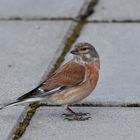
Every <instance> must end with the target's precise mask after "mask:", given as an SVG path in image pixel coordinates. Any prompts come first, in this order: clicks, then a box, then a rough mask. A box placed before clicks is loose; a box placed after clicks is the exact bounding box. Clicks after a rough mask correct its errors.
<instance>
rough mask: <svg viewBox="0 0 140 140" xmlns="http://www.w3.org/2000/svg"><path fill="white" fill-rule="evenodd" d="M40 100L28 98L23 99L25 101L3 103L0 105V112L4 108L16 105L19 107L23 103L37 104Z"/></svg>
mask: <svg viewBox="0 0 140 140" xmlns="http://www.w3.org/2000/svg"><path fill="white" fill-rule="evenodd" d="M41 100H42V98H29V99H25V100H18V99H17V100H15V101H11V102H8V103H4V104H2V105H0V110H2V109H4V108H6V107H10V106H16V105H21V104H24V103H31V102H38V101H41Z"/></svg>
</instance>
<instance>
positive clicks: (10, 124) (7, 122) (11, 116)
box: [0, 106, 24, 140]
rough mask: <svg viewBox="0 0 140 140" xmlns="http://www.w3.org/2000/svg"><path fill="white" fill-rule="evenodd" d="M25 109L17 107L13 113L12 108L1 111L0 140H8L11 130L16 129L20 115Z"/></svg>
mask: <svg viewBox="0 0 140 140" xmlns="http://www.w3.org/2000/svg"><path fill="white" fill-rule="evenodd" d="M23 110H24V107H23V106H22V107H21V106H17V107H16V109H13V110H12V111H11V109H10V108H7V109H6V111H5V110H1V111H0V140H7V138H8V135H9V134H10V133H11V130H12V129H13V128H14V127H16V123H17V121H18V119H19V115H20V114H21V113H22V112H23Z"/></svg>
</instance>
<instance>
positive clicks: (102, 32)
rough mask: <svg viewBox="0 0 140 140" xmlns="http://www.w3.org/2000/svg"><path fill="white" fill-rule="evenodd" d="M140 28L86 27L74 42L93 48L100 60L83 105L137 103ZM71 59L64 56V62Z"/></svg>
mask: <svg viewBox="0 0 140 140" xmlns="http://www.w3.org/2000/svg"><path fill="white" fill-rule="evenodd" d="M139 36H140V26H139V24H138V23H134V24H125V25H124V24H123V23H122V24H117V23H112V24H107V23H102V24H101V23H100V24H95V23H93V24H87V25H86V26H85V27H84V28H83V31H82V32H81V35H80V37H79V38H78V40H77V42H81V41H84V42H89V43H91V44H93V45H94V46H95V47H96V49H97V51H98V53H99V55H100V59H101V70H100V79H99V82H98V85H97V87H96V89H95V90H94V91H93V93H92V94H91V95H90V96H89V97H88V98H86V99H85V100H83V102H84V103H92V104H94V103H95V104H96V103H101V104H129V103H140V94H139V83H140V74H139V72H140V66H139V64H138V60H140V55H139V54H140V47H139V46H140V40H139ZM71 57H72V55H71V54H69V55H67V56H66V61H68V60H69V59H70V58H71Z"/></svg>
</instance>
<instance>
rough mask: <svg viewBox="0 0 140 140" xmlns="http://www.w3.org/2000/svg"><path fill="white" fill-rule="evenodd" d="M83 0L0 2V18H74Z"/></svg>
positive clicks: (15, 0)
mask: <svg viewBox="0 0 140 140" xmlns="http://www.w3.org/2000/svg"><path fill="white" fill-rule="evenodd" d="M84 2H85V0H61V1H58V0H37V1H34V0H20V1H19V0H10V1H9V0H0V18H14V17H19V18H41V17H48V18H49V17H73V18H75V17H76V16H77V15H78V13H79V11H80V9H81V8H82V6H83V4H84Z"/></svg>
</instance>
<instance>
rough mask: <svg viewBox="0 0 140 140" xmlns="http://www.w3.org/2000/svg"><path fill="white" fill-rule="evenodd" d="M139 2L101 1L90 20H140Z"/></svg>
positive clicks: (121, 0)
mask: <svg viewBox="0 0 140 140" xmlns="http://www.w3.org/2000/svg"><path fill="white" fill-rule="evenodd" d="M139 9H140V1H139V0H115V1H114V0H99V1H98V4H97V5H96V6H95V12H94V14H93V15H92V16H91V17H89V19H88V20H98V21H102V20H108V21H111V20H140V12H139Z"/></svg>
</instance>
